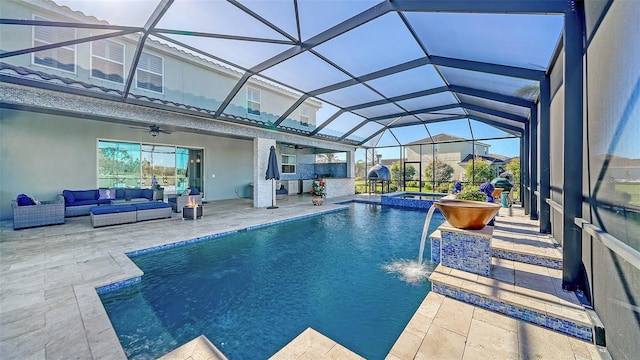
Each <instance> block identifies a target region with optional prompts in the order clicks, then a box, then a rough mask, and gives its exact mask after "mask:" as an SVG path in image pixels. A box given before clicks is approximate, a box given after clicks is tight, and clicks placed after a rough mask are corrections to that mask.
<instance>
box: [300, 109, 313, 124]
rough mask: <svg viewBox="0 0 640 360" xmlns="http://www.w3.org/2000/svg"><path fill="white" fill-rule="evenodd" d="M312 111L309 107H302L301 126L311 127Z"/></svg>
mask: <svg viewBox="0 0 640 360" xmlns="http://www.w3.org/2000/svg"><path fill="white" fill-rule="evenodd" d="M310 118H311V109H309V107H308V106H306V105H302V106H301V107H300V124H301V125H302V126H309V123H310V121H311V119H310Z"/></svg>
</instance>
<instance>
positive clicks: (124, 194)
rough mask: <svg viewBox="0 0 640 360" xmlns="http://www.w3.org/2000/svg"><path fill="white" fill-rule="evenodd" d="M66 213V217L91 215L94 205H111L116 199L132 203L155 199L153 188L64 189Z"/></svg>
mask: <svg viewBox="0 0 640 360" xmlns="http://www.w3.org/2000/svg"><path fill="white" fill-rule="evenodd" d="M62 196H63V197H64V215H65V216H66V217H71V216H81V215H89V213H90V210H91V208H92V207H94V206H99V205H111V202H112V201H114V200H116V201H118V200H122V201H124V200H127V199H128V200H129V201H131V202H132V203H137V202H147V201H153V200H154V190H153V189H140V188H131V189H121V188H111V189H106V188H105V189H90V190H64V191H63V192H62Z"/></svg>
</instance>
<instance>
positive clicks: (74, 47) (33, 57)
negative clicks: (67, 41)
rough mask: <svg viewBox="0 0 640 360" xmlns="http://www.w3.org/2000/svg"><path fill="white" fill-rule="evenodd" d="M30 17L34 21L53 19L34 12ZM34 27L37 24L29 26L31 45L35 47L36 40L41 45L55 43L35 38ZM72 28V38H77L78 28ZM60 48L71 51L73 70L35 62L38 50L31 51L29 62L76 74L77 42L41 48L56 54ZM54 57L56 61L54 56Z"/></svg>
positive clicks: (53, 28)
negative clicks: (47, 48)
mask: <svg viewBox="0 0 640 360" xmlns="http://www.w3.org/2000/svg"><path fill="white" fill-rule="evenodd" d="M31 19H32V20H36V21H53V20H51V19H47V18H45V17H43V16H40V15H36V14H32V16H31ZM36 27H38V25H33V26H32V27H31V47H36V41H38V42H40V43H42V44H43V45H49V44H55V43H52V42H49V41H47V40H41V39H36ZM43 27H44V28H47V30H50V31H59V28H57V27H54V26H43ZM72 30H73V38H74V39H77V38H78V30H77V29H76V28H73V29H72ZM38 46H40V45H38ZM60 49H66V50H69V51H73V71H69V70H66V69H61V68H59V67H55V66H49V65H47V64H41V63H37V62H36V54H37V53H38V52H39V51H33V52H31V64H32V65H35V66H42V67H45V68H48V69H54V70H57V71H63V72H66V73H69V74H74V75H77V74H78V46H77V44H74V45H68V46H60V47H57V48H53V49H49V50H43V51H55V55H57V52H58V51H59V50H60ZM54 59H55V60H56V61H57V59H56V58H54ZM58 62H59V61H58Z"/></svg>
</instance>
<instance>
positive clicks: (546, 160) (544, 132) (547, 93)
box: [538, 75, 551, 234]
mask: <svg viewBox="0 0 640 360" xmlns="http://www.w3.org/2000/svg"><path fill="white" fill-rule="evenodd" d="M550 127H551V81H550V79H549V75H545V77H544V79H542V81H541V82H540V134H539V136H538V138H539V139H540V232H541V233H544V234H551V207H550V206H549V204H547V199H550V198H551V154H550V153H549V152H550V151H551V145H550V139H549V136H551V131H550Z"/></svg>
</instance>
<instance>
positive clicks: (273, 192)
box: [267, 179, 278, 209]
mask: <svg viewBox="0 0 640 360" xmlns="http://www.w3.org/2000/svg"><path fill="white" fill-rule="evenodd" d="M275 187H276V180H275V179H271V206H269V207H268V208H267V209H277V208H278V207H277V206H276V189H275Z"/></svg>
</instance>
